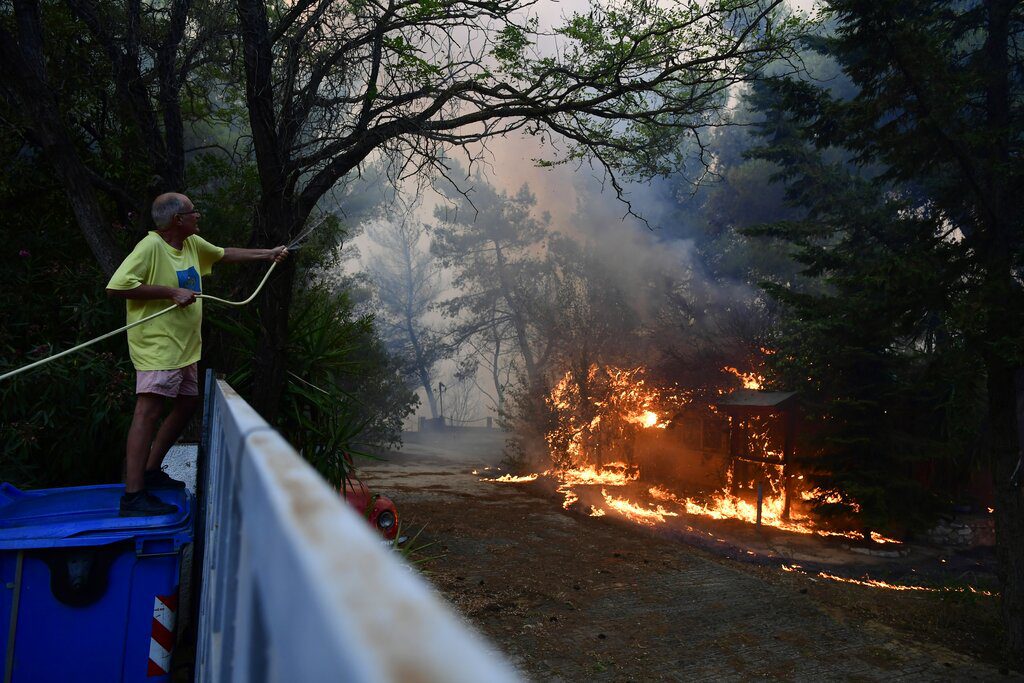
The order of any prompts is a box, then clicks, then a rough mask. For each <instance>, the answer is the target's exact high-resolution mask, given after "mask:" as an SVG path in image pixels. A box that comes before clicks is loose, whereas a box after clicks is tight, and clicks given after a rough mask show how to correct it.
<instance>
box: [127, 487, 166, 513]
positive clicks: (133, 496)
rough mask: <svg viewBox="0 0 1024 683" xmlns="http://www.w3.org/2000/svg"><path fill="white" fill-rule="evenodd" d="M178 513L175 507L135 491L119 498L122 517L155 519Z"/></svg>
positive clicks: (144, 492) (152, 496)
mask: <svg viewBox="0 0 1024 683" xmlns="http://www.w3.org/2000/svg"><path fill="white" fill-rule="evenodd" d="M177 511H178V507H177V506H176V505H169V504H167V503H165V502H163V501H162V500H160V499H159V498H157V497H156V496H154V495H153V494H151V493H147V492H146V491H137V492H135V493H126V494H124V495H123V496H121V513H120V514H121V516H122V517H157V516H159V515H171V514H174V513H175V512H177Z"/></svg>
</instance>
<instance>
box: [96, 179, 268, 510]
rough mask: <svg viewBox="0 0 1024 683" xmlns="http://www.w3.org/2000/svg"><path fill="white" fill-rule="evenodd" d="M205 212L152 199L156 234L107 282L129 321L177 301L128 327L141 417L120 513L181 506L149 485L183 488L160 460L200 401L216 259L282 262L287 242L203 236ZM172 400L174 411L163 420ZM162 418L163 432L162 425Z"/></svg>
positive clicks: (181, 202)
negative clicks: (206, 307) (267, 245)
mask: <svg viewBox="0 0 1024 683" xmlns="http://www.w3.org/2000/svg"><path fill="white" fill-rule="evenodd" d="M199 218H200V213H199V211H198V210H197V209H196V208H195V206H194V205H193V204H192V201H191V200H189V198H188V197H186V196H185V195H182V194H175V193H168V194H162V195H160V196H159V197H157V198H156V199H155V200H154V201H153V222H154V223H155V224H156V227H157V229H156V230H155V231H151V232H150V233H149V234H147V235H146V236H145V237H143V238H142V240H141V241H139V243H138V244H137V245H136V246H135V249H134V250H133V251H132V253H131V254H129V255H128V257H127V258H126V259H125V260H124V262H123V263H122V264H121V265H120V266H119V267H118V269H117V271H115V272H114V275H113V276H112V277H111V278H110V282H109V283H107V294H108V295H110V296H116V297H120V298H123V299H125V300H126V302H125V307H126V308H127V311H128V322H129V323H132V322H135V321H136V320H140V319H142V318H144V317H146V316H147V315H150V314H152V313H156V312H157V311H160V310H162V309H164V308H167V304H168V301H171V302H173V303H175V304H177V305H178V308H177V309H176V310H173V311H171V312H170V313H166V314H164V315H162V316H160V317H158V318H154V319H153V320H150V321H149V322H146V323H143V324H142V325H139V326H138V327H133V328H132V329H130V330H128V349H129V352H130V354H131V358H132V363H133V364H134V365H135V370H136V380H135V393H136V394H137V397H136V403H135V414H134V416H133V417H132V425H131V427H130V428H129V430H128V444H127V448H126V464H125V494H124V496H123V497H122V498H121V515H122V516H124V517H145V516H150V515H166V514H171V513H173V512H174V511H175V510H176V509H177V508H175V506H173V505H168V504H167V503H164V502H163V501H161V500H160V499H159V498H157V497H156V496H153V495H151V494H150V493H149V492H148V491H147V489H155V488H184V486H185V485H184V484H183V483H182V482H180V481H177V480H176V479H172V478H171V477H170V476H168V475H167V473H165V472H164V471H163V470H161V469H160V465H161V463H162V462H163V459H164V456H165V455H167V451H168V450H170V447H171V446H172V445H173V444H174V442H175V441H177V440H178V437H179V436H181V433H182V431H183V430H184V429H185V425H186V424H188V421H189V419H191V417H192V415H193V414H194V413H195V410H196V407H197V406H198V405H199V384H198V365H197V364H198V361H199V357H200V354H201V351H202V337H201V325H202V320H203V302H202V300H201V299H197V298H196V294H200V293H202V282H203V276H205V275H209V274H210V271H211V270H212V268H213V264H214V263H218V262H221V263H240V262H244V261H282V260H284V259H285V258H286V257H287V256H288V250H287V249H286V248H285V247H283V246H280V247H275V248H274V249H237V248H231V247H229V248H227V249H222V248H221V247H216V246H214V245H212V244H210V243H209V242H207V241H206V240H204V239H203V238H202V237H199ZM165 399H171V400H172V406H171V411H170V413H169V414H168V415H167V417H166V418H164V420H163V422H162V423H160V417H161V416H162V415H163V411H164V402H165ZM158 423H159V429H158Z"/></svg>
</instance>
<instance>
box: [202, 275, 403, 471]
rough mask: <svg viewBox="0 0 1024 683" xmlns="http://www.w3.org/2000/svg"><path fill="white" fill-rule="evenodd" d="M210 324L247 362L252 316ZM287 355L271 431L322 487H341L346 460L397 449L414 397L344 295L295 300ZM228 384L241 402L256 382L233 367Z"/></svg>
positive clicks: (366, 319)
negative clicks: (284, 382)
mask: <svg viewBox="0 0 1024 683" xmlns="http://www.w3.org/2000/svg"><path fill="white" fill-rule="evenodd" d="M210 322H211V323H212V324H213V325H214V326H216V327H217V328H219V329H221V330H222V331H224V332H225V333H226V334H227V337H226V338H227V339H228V340H230V343H232V344H233V346H232V348H231V351H230V354H229V357H230V358H231V359H234V361H235V363H238V361H239V359H243V358H247V357H252V354H253V353H254V351H255V348H256V343H257V339H258V338H257V334H258V330H259V329H260V327H259V322H258V319H257V316H256V315H255V314H254V313H253V312H252V311H246V312H245V314H244V315H243V316H241V317H240V318H239V319H237V320H232V319H228V318H225V317H218V318H214V319H211V321H210ZM286 352H287V355H288V366H289V371H288V375H289V381H288V384H287V386H286V388H285V392H284V396H283V398H282V403H281V406H282V409H281V413H280V418H279V420H278V424H277V425H276V427H277V428H278V429H279V430H280V431H281V432H282V434H284V436H285V438H286V439H288V441H289V442H290V443H291V444H292V445H293V446H294V447H295V448H296V450H298V451H299V452H300V453H301V454H302V456H303V457H304V458H306V460H308V461H309V462H310V464H312V465H313V466H314V467H315V468H316V469H317V471H318V472H320V474H321V475H323V476H324V478H325V479H327V480H328V481H329V482H331V483H332V484H333V485H335V486H340V485H341V482H342V481H343V480H344V478H345V476H346V471H347V468H348V465H347V463H346V459H345V454H346V453H351V454H360V455H366V453H365V450H366V449H367V448H368V447H371V446H387V445H392V444H395V443H397V442H398V441H399V439H400V436H401V428H402V420H403V419H404V418H405V416H406V415H408V414H410V413H411V412H412V411H413V409H414V408H415V402H416V398H415V395H414V394H412V393H411V392H409V391H408V390H407V389H406V388H405V386H404V384H403V382H402V380H401V378H400V377H399V376H398V373H397V368H396V367H395V366H394V365H393V362H392V361H391V359H390V358H389V357H388V355H387V354H386V352H385V351H384V349H383V346H382V345H381V343H380V342H379V340H378V339H377V337H376V336H375V332H374V327H373V320H372V318H371V317H370V316H365V315H363V316H360V315H358V313H357V312H356V310H355V307H354V306H353V303H352V299H351V296H350V294H349V292H348V290H347V289H342V290H339V291H332V290H331V289H330V288H329V287H328V286H325V285H317V286H311V287H308V288H306V289H303V290H300V291H299V292H297V293H296V297H295V302H294V304H293V306H292V308H291V315H290V318H289V340H288V347H287V350H286ZM227 380H228V382H230V383H231V384H232V385H233V386H234V387H236V388H237V389H239V390H240V391H241V392H242V393H243V394H244V393H245V392H246V391H248V389H249V388H250V387H251V385H252V383H253V381H254V377H253V375H252V368H251V367H248V366H245V365H241V364H240V363H238V366H237V367H236V369H234V370H233V371H230V372H229V373H228V376H227Z"/></svg>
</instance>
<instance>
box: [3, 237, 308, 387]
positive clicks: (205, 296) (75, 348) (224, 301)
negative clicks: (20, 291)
mask: <svg viewBox="0 0 1024 683" xmlns="http://www.w3.org/2000/svg"><path fill="white" fill-rule="evenodd" d="M289 251H294V249H289ZM276 266H277V261H274V262H273V263H271V264H270V268H268V269H267V274H266V275H264V276H263V279H262V280H261V281H260V284H259V286H258V287H256V290H255V291H254V292H253V293H252V294H251V295H250V296H249V298H248V299H246V300H245V301H228V300H227V299H221V298H220V297H216V296H213V295H211V294H196V298H197V299H209V300H210V301H216V302H217V303H221V304H227V305H228V306H245V305H246V304H248V303H251V302H252V300H253V299H255V298H256V295H257V294H259V293H260V290H261V289H263V285H265V284H266V283H267V280H268V279H269V278H270V274H271V273H273V272H274V268H275V267H276ZM175 308H179V306H178V304H171V305H170V306H168V307H167V308H165V309H163V310H162V311H157V312H156V313H153V314H152V315H147V316H146V317H145V318H142V319H141V320H136V321H135V322H133V323H128V324H127V325H125V326H123V327H119V328H117V329H116V330H111V331H110V332H107V333H106V334H101V335H100V336H98V337H96V338H95V339H90V340H89V341H87V342H82V343H81V344H79V345H78V346H72V347H71V348H70V349H66V350H64V351H61V352H60V353H55V354H53V355H52V356H47V357H46V358H43V359H41V360H37V361H36V362H34V363H29V364H28V365H25V366H22V367H20V368H18V369H16V370H11V371H10V372H5V373H4V374H2V375H0V382H2V381H3V380H5V379H10V378H11V377H14V376H15V375H20V374H21V373H23V372H28V371H29V370H31V369H32V368H37V367H39V366H40V365H45V364H46V363H49V362H50V361H54V360H57V359H58V358H63V357H64V356H67V355H68V354H71V353H74V352H75V351H81V350H82V349H84V348H86V347H87V346H92V345H93V344H95V343H96V342H101V341H103V340H104V339H109V338H110V337H113V336H114V335H115V334H120V333H121V332H126V331H128V330H130V329H131V328H133V327H137V326H138V325H141V324H142V323H145V322H149V321H150V320H152V319H153V318H159V317H160V316H162V315H163V314H164V313H170V312H171V311H173V310H174V309H175Z"/></svg>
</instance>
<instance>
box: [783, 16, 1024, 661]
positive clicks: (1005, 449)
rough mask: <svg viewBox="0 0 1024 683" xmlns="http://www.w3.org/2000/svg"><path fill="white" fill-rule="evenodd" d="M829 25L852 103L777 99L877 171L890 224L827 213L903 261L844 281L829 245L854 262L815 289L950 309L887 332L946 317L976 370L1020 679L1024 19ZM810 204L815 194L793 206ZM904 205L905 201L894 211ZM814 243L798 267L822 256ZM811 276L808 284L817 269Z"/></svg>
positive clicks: (823, 140) (818, 97) (1023, 630)
mask: <svg viewBox="0 0 1024 683" xmlns="http://www.w3.org/2000/svg"><path fill="white" fill-rule="evenodd" d="M827 11H828V12H829V13H830V16H831V19H832V20H833V21H834V22H835V23H834V25H835V30H834V32H833V33H832V34H831V35H830V37H829V38H828V39H826V40H825V41H824V43H823V48H824V49H826V50H827V51H828V52H829V53H830V54H831V55H832V56H833V57H834V58H835V59H837V60H838V62H839V64H840V66H841V67H842V69H843V71H844V72H845V74H846V75H847V76H848V77H849V78H850V79H851V80H852V81H853V83H854V84H855V85H856V86H857V87H858V89H859V91H858V94H857V95H856V96H855V97H854V98H853V99H851V100H848V101H837V100H834V99H833V98H831V97H829V96H827V95H826V94H825V93H823V92H821V91H820V90H818V89H816V88H813V87H810V86H809V85H807V84H806V83H799V82H796V81H783V82H782V83H781V84H780V85H779V87H778V89H777V91H778V92H780V93H781V94H782V95H783V96H784V100H785V105H786V109H787V111H788V112H789V114H790V116H792V117H793V120H794V121H795V122H796V123H798V124H799V125H800V126H802V127H803V128H805V130H806V133H807V136H808V138H807V139H808V140H813V142H814V145H815V146H816V147H817V148H819V149H822V148H827V147H838V148H842V149H845V150H848V152H849V153H850V154H851V155H852V157H853V159H854V160H855V161H856V162H858V163H859V164H860V165H861V166H864V167H866V166H871V165H875V166H877V167H879V168H881V169H882V173H881V175H880V176H879V177H877V178H875V179H874V181H873V182H872V185H873V187H874V188H876V189H878V190H879V191H881V192H884V194H883V195H882V198H883V199H884V200H885V202H886V203H888V204H890V205H891V206H890V207H889V209H888V210H886V211H884V212H882V215H879V216H878V219H879V220H880V221H881V219H883V218H884V216H886V215H888V216H889V220H887V221H883V222H878V223H875V222H873V221H872V220H871V219H870V216H869V215H868V214H869V213H870V212H865V209H866V208H867V207H869V206H872V205H871V204H865V205H864V206H847V207H846V208H844V209H843V213H839V211H838V210H832V211H830V212H827V213H832V214H834V216H835V218H836V219H837V220H841V221H843V222H844V223H845V224H846V225H848V226H849V229H848V230H847V232H848V233H849V232H850V230H851V229H853V228H854V226H859V228H858V229H857V230H855V232H860V233H862V234H863V235H864V236H865V237H866V238H867V239H868V244H871V243H873V241H876V240H877V241H878V242H879V244H881V245H884V246H885V248H886V249H888V248H889V247H891V246H896V247H897V248H902V249H903V256H902V257H900V258H891V259H890V258H881V259H876V258H874V257H873V258H872V261H877V262H876V263H875V265H874V266H873V267H872V268H870V269H869V270H868V271H866V272H863V273H861V274H860V275H858V276H857V277H854V278H850V279H846V278H844V277H841V275H837V274H836V273H840V274H841V273H843V272H845V270H844V269H846V268H849V267H850V266H849V264H850V262H851V259H852V257H853V255H854V253H855V252H856V250H857V249H860V248H864V246H865V243H864V242H863V241H856V242H854V241H852V237H851V238H847V237H845V236H839V237H833V238H832V239H834V240H836V242H837V243H838V246H836V245H831V246H829V247H828V249H827V251H828V252H834V251H837V250H838V252H839V253H843V252H844V251H846V252H848V257H847V259H846V262H845V263H840V264H838V266H839V267H838V268H835V266H836V264H833V263H829V261H828V259H827V258H826V257H827V256H828V254H821V255H815V258H816V259H817V262H818V263H820V264H822V265H825V266H828V267H827V268H825V269H823V270H821V271H820V273H819V274H824V275H826V276H827V277H826V280H827V284H828V286H829V287H837V288H839V290H837V291H842V292H843V295H844V296H846V297H850V296H853V295H854V294H856V293H858V292H862V293H863V292H870V293H871V294H873V295H881V294H883V293H886V295H887V296H889V297H891V296H892V295H893V291H894V290H893V287H897V286H905V287H906V288H907V289H906V291H908V292H911V291H914V290H915V289H916V290H919V291H918V295H919V296H920V298H921V301H922V302H923V301H930V300H931V295H930V293H932V292H941V293H942V294H943V296H944V297H946V298H945V299H943V300H939V301H931V305H927V306H924V305H921V306H918V307H915V308H914V309H913V310H908V311H906V312H905V315H901V316H898V317H897V318H895V319H893V320H892V321H891V323H892V324H893V325H897V324H898V323H900V322H903V321H907V320H911V319H913V318H914V316H913V315H911V314H912V313H916V314H917V316H918V317H919V318H920V319H922V320H923V319H933V318H934V317H935V315H939V316H940V317H941V318H942V320H943V323H944V325H945V326H948V327H950V328H951V329H950V334H951V335H952V338H953V339H955V340H961V341H962V344H963V345H964V346H965V347H966V348H967V349H968V351H969V353H973V354H976V356H977V357H978V358H979V359H980V362H979V366H980V371H979V372H978V373H977V377H978V381H980V383H981V385H982V390H983V394H984V399H983V405H984V411H985V418H986V422H987V429H986V433H987V435H988V443H987V447H988V451H989V457H990V458H991V464H992V469H993V475H994V484H995V488H996V511H995V519H996V537H997V557H998V570H999V576H1000V580H1001V588H1002V609H1003V621H1004V626H1005V633H1006V637H1007V641H1006V646H1007V652H1008V654H1009V656H1010V658H1011V660H1012V662H1013V663H1014V664H1015V665H1017V666H1024V497H1022V493H1021V490H1020V488H1018V487H1015V486H1013V484H1012V474H1013V472H1014V470H1015V469H1016V468H1017V466H1018V463H1019V462H1020V442H1019V431H1018V416H1017V409H1016V403H1017V387H1016V383H1015V378H1016V376H1017V375H1018V374H1019V371H1020V368H1021V365H1022V358H1024V343H1022V341H1024V292H1022V288H1021V274H1022V266H1024V223H1022V220H1021V215H1022V212H1021V208H1022V206H1021V202H1022V194H1021V192H1020V191H1019V189H1017V188H1020V187H1022V186H1024V182H1022V180H1024V179H1022V177H1021V176H1022V174H1024V165H1022V164H1021V152H1022V146H1024V135H1022V103H1024V76H1022V74H1024V69H1022V66H1024V62H1022V56H1021V53H1020V47H1019V40H1018V39H1017V36H1019V35H1020V34H1021V30H1022V28H1024V6H1022V5H1021V3H1019V2H1014V1H1012V0H976V1H970V2H938V1H934V0H907V1H905V2H899V3H890V2H872V1H870V0H830V1H829V2H828V3H827ZM794 161H795V160H794ZM794 168H795V167H794ZM792 177H793V178H796V177H797V175H795V174H794V175H793V176H792ZM817 191H818V190H817V189H814V187H813V185H812V186H811V187H807V188H801V189H799V190H794V194H797V195H801V196H802V195H805V194H806V193H808V192H817ZM798 198H802V197H798ZM901 198H913V200H912V201H908V202H906V203H904V204H903V206H902V207H901V206H900V201H901ZM823 201H824V200H823ZM818 205H819V206H823V205H824V204H822V203H821V202H819V203H818ZM875 205H877V203H876V204H875ZM892 211H895V212H896V213H895V214H893V213H892ZM827 213H826V216H827ZM865 219H867V220H865ZM928 222H930V223H931V226H930V227H928V228H927V229H924V228H925V227H926V226H924V225H923V224H924V223H928ZM883 228H884V229H883ZM915 228H922V229H921V230H918V231H916V232H915ZM794 231H795V232H794V233H793V236H794V238H796V237H797V236H798V234H799V230H798V229H797V228H795V227H794ZM850 234H851V235H852V233H850ZM936 237H938V238H939V239H938V241H935V238H936ZM883 238H884V239H883ZM808 239H809V242H812V243H811V244H809V245H807V247H806V248H805V251H806V255H805V257H806V258H810V257H811V256H812V255H814V251H813V250H814V248H815V246H816V245H815V244H813V238H812V237H808ZM894 239H896V240H897V241H896V242H893V240H894ZM825 241H826V242H827V241H828V239H826V240H825ZM802 248H803V247H802ZM866 253H868V254H873V253H874V252H873V251H871V250H869V251H867V252H866ZM893 253H899V252H898V251H896V252H893ZM851 272H852V271H851ZM810 274H816V273H815V271H814V268H813V267H811V270H810ZM916 278H921V280H920V282H919V283H918V282H917V281H916ZM936 278H938V280H936ZM844 284H845V287H844ZM858 285H859V286H862V287H864V288H865V289H861V290H858ZM776 293H779V294H782V293H781V292H778V291H777V292H776ZM782 295H783V296H785V294H782ZM832 303H833V304H835V305H839V304H840V303H842V302H840V301H834V302H832ZM864 303H865V304H870V297H868V296H865V297H864ZM933 306H934V307H933ZM881 308H882V310H878V307H870V306H869V307H868V308H866V309H864V312H862V313H857V312H856V310H852V309H851V310H850V314H851V315H859V317H860V318H861V320H862V321H863V322H865V323H867V322H868V321H869V320H871V321H873V320H875V319H876V317H877V316H878V315H880V314H882V313H885V312H886V311H887V310H888V311H889V312H892V313H896V312H897V311H895V310H893V309H891V308H889V309H887V308H885V307H881ZM912 338H913V337H912ZM920 343H921V342H917V344H920ZM918 350H919V349H918V346H917V345H915V346H913V347H911V351H912V352H916V351H918Z"/></svg>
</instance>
